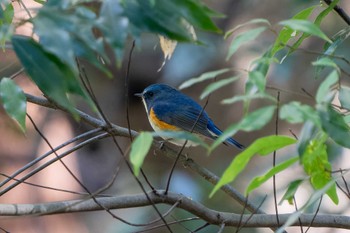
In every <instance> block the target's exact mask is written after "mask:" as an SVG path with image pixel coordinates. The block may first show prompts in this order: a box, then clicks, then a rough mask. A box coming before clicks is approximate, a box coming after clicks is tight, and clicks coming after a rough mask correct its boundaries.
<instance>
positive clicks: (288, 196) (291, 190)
mask: <svg viewBox="0 0 350 233" xmlns="http://www.w3.org/2000/svg"><path fill="white" fill-rule="evenodd" d="M303 181H304V180H294V181H293V182H291V183H290V184H289V185H288V188H287V191H286V192H285V193H284V195H283V197H282V198H281V200H280V202H279V203H278V204H279V205H281V204H282V202H283V201H284V200H287V201H288V203H289V204H290V205H291V204H293V197H294V196H295V193H296V192H297V189H298V188H299V186H300V185H301V183H302V182H303Z"/></svg>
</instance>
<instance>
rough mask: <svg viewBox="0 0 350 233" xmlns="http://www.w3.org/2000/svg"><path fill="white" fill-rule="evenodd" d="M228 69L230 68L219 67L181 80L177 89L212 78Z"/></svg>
mask: <svg viewBox="0 0 350 233" xmlns="http://www.w3.org/2000/svg"><path fill="white" fill-rule="evenodd" d="M228 71H230V69H228V68H225V69H221V70H215V71H210V72H206V73H203V74H202V75H200V76H199V77H195V78H191V79H189V80H187V81H185V82H183V83H182V84H181V85H180V86H179V89H180V90H181V89H185V88H188V87H190V86H192V85H193V84H196V83H200V82H203V81H205V80H209V79H214V78H216V77H217V76H219V75H221V74H224V73H226V72H228Z"/></svg>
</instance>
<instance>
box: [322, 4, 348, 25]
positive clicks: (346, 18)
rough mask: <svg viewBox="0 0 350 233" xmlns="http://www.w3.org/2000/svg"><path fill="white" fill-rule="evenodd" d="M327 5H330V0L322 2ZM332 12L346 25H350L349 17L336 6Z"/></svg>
mask: <svg viewBox="0 0 350 233" xmlns="http://www.w3.org/2000/svg"><path fill="white" fill-rule="evenodd" d="M324 2H325V3H327V5H330V4H332V0H324ZM334 10H335V11H336V12H337V13H338V15H339V16H340V17H341V18H342V19H343V20H344V21H345V23H347V24H348V25H350V17H349V15H348V14H347V13H346V12H345V11H344V10H343V9H342V8H341V7H340V6H338V5H335V7H334Z"/></svg>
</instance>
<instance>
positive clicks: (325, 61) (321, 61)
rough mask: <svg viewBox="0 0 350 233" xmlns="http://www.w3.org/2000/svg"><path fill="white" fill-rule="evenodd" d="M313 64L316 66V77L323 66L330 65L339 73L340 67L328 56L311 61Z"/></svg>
mask: <svg viewBox="0 0 350 233" xmlns="http://www.w3.org/2000/svg"><path fill="white" fill-rule="evenodd" d="M312 65H313V66H316V77H318V76H319V75H320V73H321V71H322V70H323V68H325V67H331V68H334V69H335V70H337V71H338V73H340V68H339V66H338V65H337V64H336V63H335V62H334V61H333V60H332V59H330V58H329V57H321V58H319V59H317V61H314V62H312Z"/></svg>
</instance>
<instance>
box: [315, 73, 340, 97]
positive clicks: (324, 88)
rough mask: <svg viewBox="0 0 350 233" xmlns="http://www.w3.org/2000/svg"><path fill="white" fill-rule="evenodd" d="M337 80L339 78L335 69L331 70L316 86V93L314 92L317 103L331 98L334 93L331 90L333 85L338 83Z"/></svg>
mask: <svg viewBox="0 0 350 233" xmlns="http://www.w3.org/2000/svg"><path fill="white" fill-rule="evenodd" d="M338 80H339V75H338V73H337V71H336V70H333V71H332V72H331V73H330V74H329V75H328V76H327V77H326V79H325V80H324V81H323V82H322V83H321V85H320V86H319V87H318V90H317V94H316V102H317V103H322V102H326V103H329V102H331V101H332V100H333V98H334V95H335V91H334V90H333V87H334V86H335V85H336V84H337V83H338Z"/></svg>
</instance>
